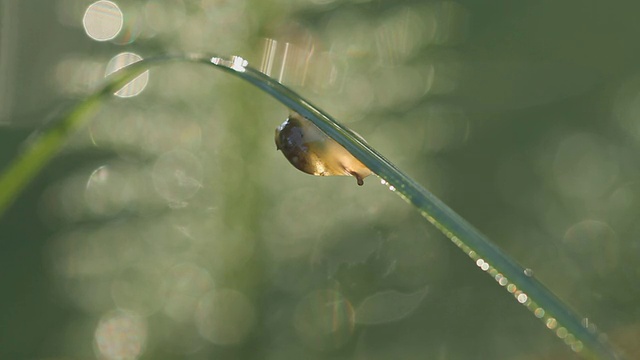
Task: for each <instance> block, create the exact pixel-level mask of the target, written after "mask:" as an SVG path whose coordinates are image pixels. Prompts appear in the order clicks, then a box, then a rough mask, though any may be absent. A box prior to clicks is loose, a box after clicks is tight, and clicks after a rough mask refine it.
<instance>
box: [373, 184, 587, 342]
mask: <svg viewBox="0 0 640 360" xmlns="http://www.w3.org/2000/svg"><path fill="white" fill-rule="evenodd" d="M380 183H381V184H382V185H385V186H387V187H388V188H389V190H391V191H393V192H395V193H396V194H398V195H399V196H400V197H401V198H402V199H404V200H405V201H407V202H410V200H409V199H408V198H407V197H406V196H405V195H404V194H402V193H400V192H397V191H396V188H395V187H394V186H393V185H391V184H390V183H389V182H387V181H386V180H384V179H381V181H380ZM420 214H421V215H422V216H423V217H425V218H426V219H427V220H428V221H429V222H430V223H431V224H433V225H434V226H435V227H436V228H437V229H438V230H440V231H441V232H442V233H443V234H444V235H445V236H446V237H447V238H448V239H449V240H451V241H452V242H453V243H454V244H455V245H456V246H457V247H459V248H460V249H462V251H464V253H465V254H467V255H468V256H469V257H470V258H471V259H472V260H473V261H475V263H476V265H477V266H478V267H479V268H480V269H481V270H482V271H484V272H487V273H488V274H489V275H490V276H491V277H492V278H493V279H494V280H495V281H496V282H497V283H498V284H499V285H500V286H502V287H504V288H505V289H506V290H507V291H508V292H509V293H510V294H512V295H513V297H514V298H515V299H516V300H517V301H518V302H519V303H520V304H522V305H524V306H525V307H526V308H527V309H529V311H531V312H532V313H533V315H534V316H535V317H536V318H538V319H540V320H542V322H543V323H544V324H545V326H546V327H547V328H548V329H549V330H551V331H553V332H554V334H555V335H556V336H557V337H558V338H560V339H562V340H563V341H564V343H565V344H566V345H568V346H569V347H570V348H571V350H573V351H574V352H576V353H579V352H581V351H582V350H583V349H584V344H583V343H582V341H580V340H578V339H576V337H575V336H574V335H573V334H571V333H570V332H569V330H567V328H565V327H564V326H561V325H560V323H559V322H558V320H557V319H556V318H555V317H553V316H551V315H549V314H547V312H546V311H545V309H543V308H542V307H541V306H539V305H538V304H537V303H536V302H535V301H533V300H532V299H531V298H530V297H529V295H527V294H526V293H525V292H524V291H522V290H519V289H518V287H517V286H516V284H514V283H512V282H510V281H509V279H507V277H506V276H504V275H503V274H502V273H500V271H498V269H496V268H495V267H493V266H492V265H491V264H489V263H488V262H487V261H485V260H484V259H482V258H481V257H480V256H479V255H478V253H476V252H475V251H474V250H472V249H471V248H470V247H469V246H468V245H466V244H465V243H464V242H463V241H462V240H460V238H458V236H456V235H455V234H454V233H453V232H451V231H450V230H449V229H447V228H446V227H445V226H443V225H442V224H440V223H439V222H438V221H436V219H434V218H433V217H432V216H431V215H429V214H428V213H427V212H426V211H420ZM524 275H525V276H527V277H532V276H533V270H531V269H528V268H527V269H524ZM582 325H583V326H584V327H585V328H586V329H587V330H588V331H589V332H591V333H592V334H595V333H596V331H597V330H596V327H595V325H594V324H593V323H591V322H590V321H589V320H588V319H587V318H585V319H583V321H582Z"/></svg>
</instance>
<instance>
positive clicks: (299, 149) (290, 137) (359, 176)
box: [276, 112, 371, 185]
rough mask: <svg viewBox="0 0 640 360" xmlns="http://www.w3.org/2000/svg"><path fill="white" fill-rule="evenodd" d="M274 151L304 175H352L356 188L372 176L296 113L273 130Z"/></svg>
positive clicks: (353, 158)
mask: <svg viewBox="0 0 640 360" xmlns="http://www.w3.org/2000/svg"><path fill="white" fill-rule="evenodd" d="M276 148H277V149H278V150H280V151H282V153H283V154H284V156H285V157H286V158H287V160H289V162H290V163H291V165H293V166H295V167H296V168H297V169H298V170H300V171H303V172H305V173H307V174H311V175H317V176H332V175H346V176H353V177H355V178H356V180H357V181H358V185H362V184H364V180H363V179H364V178H365V177H367V176H369V175H370V174H371V170H369V168H367V167H366V166H364V164H363V163H361V162H360V161H359V160H358V159H356V158H355V157H353V155H351V153H350V152H349V151H347V149H345V148H344V147H343V146H342V145H340V144H338V143H337V142H336V141H335V140H333V139H332V138H330V137H329V136H328V135H327V134H325V133H324V132H323V131H322V130H320V129H319V128H318V127H317V126H315V125H314V124H313V123H312V122H311V121H309V120H308V119H306V118H305V117H303V116H302V115H300V114H298V113H294V112H291V113H290V115H289V117H288V118H287V120H286V121H285V122H283V123H282V124H281V125H280V126H278V128H277V129H276Z"/></svg>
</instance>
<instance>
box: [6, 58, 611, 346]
mask: <svg viewBox="0 0 640 360" xmlns="http://www.w3.org/2000/svg"><path fill="white" fill-rule="evenodd" d="M175 60H180V61H186V62H194V63H201V64H205V65H209V66H214V67H216V68H218V69H221V70H223V71H226V72H228V73H230V74H233V75H234V76H237V77H239V78H241V79H244V80H246V81H248V82H249V83H251V84H253V85H255V86H256V87H258V88H259V89H261V90H262V91H264V92H266V93H268V94H270V95H271V96H273V97H274V98H275V99H276V100H278V101H280V102H281V103H283V104H284V105H285V106H287V107H289V108H291V109H293V110H294V111H296V112H298V113H300V114H301V115H303V116H305V117H307V118H308V119H310V120H311V121H312V122H313V123H314V124H315V125H316V126H318V127H319V128H320V129H322V130H323V131H324V132H326V133H327V135H329V136H330V137H332V138H333V139H334V140H335V141H337V142H338V143H339V144H341V145H342V146H344V147H345V148H346V149H347V150H348V151H350V152H351V153H352V154H353V155H354V156H355V157H356V158H357V159H358V160H360V161H361V162H362V163H363V164H365V165H366V166H367V167H369V169H371V170H372V171H373V172H374V173H376V174H377V175H378V176H379V177H380V178H381V179H383V181H384V183H385V184H387V185H388V186H389V188H390V189H392V190H394V191H395V192H396V193H397V194H398V195H399V196H401V197H402V198H403V199H404V200H406V201H407V202H409V203H410V204H412V205H413V206H414V207H415V208H416V209H417V210H418V211H419V212H420V213H421V214H422V215H423V216H424V217H425V218H426V219H427V220H428V221H429V222H430V223H432V224H433V225H434V226H435V227H436V228H438V229H439V230H440V231H441V232H442V233H443V234H445V236H447V238H449V239H450V240H451V241H452V242H453V243H454V244H455V245H456V246H458V247H459V248H460V249H461V250H462V251H464V253H465V254H467V255H468V256H469V257H470V258H471V259H472V260H473V261H474V262H475V263H476V265H478V267H479V268H480V269H481V270H483V271H485V272H487V273H488V274H489V275H490V276H492V277H493V278H494V279H495V280H496V282H498V284H499V285H500V286H502V287H504V288H505V289H506V290H507V291H508V292H509V293H511V294H513V296H514V297H515V298H516V300H517V301H518V302H520V303H521V304H523V305H525V307H527V308H528V309H529V310H530V311H531V312H532V313H533V314H534V316H535V317H537V318H539V319H541V320H542V321H543V322H544V324H545V325H546V327H547V328H549V329H550V330H552V331H553V332H554V333H555V334H556V335H557V336H558V338H560V339H561V340H562V341H564V343H566V344H567V345H569V346H570V347H571V348H572V349H573V350H574V351H575V352H577V353H580V354H581V355H584V356H585V357H591V358H603V359H621V356H620V355H619V354H617V352H616V351H615V350H614V348H613V347H612V346H611V345H610V344H609V343H608V342H607V340H606V337H605V336H603V334H601V333H599V332H598V331H597V330H596V328H595V327H594V326H593V325H591V324H589V323H588V321H587V320H586V319H585V320H581V317H579V316H577V314H576V313H575V312H573V311H572V310H571V309H570V308H569V306H567V305H566V304H565V303H563V302H562V301H561V300H560V299H559V298H558V297H556V296H555V295H554V294H553V292H551V291H550V290H549V289H547V288H546V287H545V286H544V285H543V284H542V283H540V282H539V281H538V280H537V279H536V278H535V277H533V274H532V272H531V270H529V269H525V268H524V267H522V266H520V265H519V264H518V263H517V262H516V261H515V260H513V259H512V258H511V257H510V256H508V255H507V254H506V253H504V252H503V251H502V250H501V249H500V248H498V247H497V246H496V245H494V244H493V243H492V242H491V241H490V240H489V239H488V238H486V237H485V236H484V235H482V233H480V232H479V231H478V230H477V229H475V228H474V227H473V226H471V224H469V223H468V222H467V221H466V220H464V219H463V218H462V217H461V216H460V215H458V214H456V213H455V212H454V211H453V210H451V209H450V208H449V207H448V206H447V205H446V204H444V203H443V202H442V201H440V200H439V199H438V198H437V197H436V196H434V195H433V194H431V193H430V192H429V191H428V190H426V189H425V188H423V187H422V186H420V185H419V184H418V183H416V182H415V181H414V180H412V179H411V178H410V177H409V176H407V175H406V174H405V173H403V172H402V171H400V170H399V169H398V168H396V167H395V166H394V165H393V164H392V163H391V162H389V161H388V160H387V159H385V158H384V157H383V156H382V155H381V154H379V153H378V152H377V151H376V150H375V149H373V148H372V147H370V146H369V145H368V144H366V143H365V142H364V141H362V140H361V139H360V138H359V137H358V136H356V135H354V133H353V132H352V131H351V130H349V129H348V128H346V127H344V126H343V125H341V124H339V123H338V122H337V121H335V120H334V119H333V118H332V117H330V116H329V115H328V114H327V113H325V112H323V111H322V110H320V109H319V108H317V107H315V106H313V105H312V104H311V103H310V102H308V101H307V100H305V99H304V98H302V97H301V96H300V95H298V94H296V93H295V92H293V91H292V90H290V89H289V88H287V87H286V86H284V85H282V84H280V83H279V82H277V81H276V80H274V79H272V78H270V77H268V76H267V75H264V74H263V73H261V72H259V71H257V70H255V69H253V68H251V67H248V66H247V65H248V64H247V63H246V61H244V60H243V59H242V58H239V57H232V58H231V59H224V58H220V57H215V56H208V55H199V54H193V55H178V56H163V57H157V58H151V59H146V60H142V61H140V62H137V63H135V64H133V65H130V66H128V67H126V68H124V69H122V70H120V71H118V72H117V73H115V74H114V75H112V76H111V77H110V78H109V79H107V82H106V84H105V85H104V86H103V87H102V88H101V89H100V90H99V91H97V92H96V93H94V94H93V95H91V96H90V97H88V98H87V99H85V100H83V101H81V102H79V103H78V104H77V105H76V106H75V107H74V108H73V109H71V111H70V112H69V113H68V114H67V115H66V116H64V117H62V118H61V119H60V120H58V121H56V122H54V123H53V124H52V125H51V126H48V127H47V128H46V129H44V130H42V131H40V132H38V133H37V134H36V136H34V137H33V138H32V139H31V141H30V142H29V143H28V147H27V148H26V149H25V151H24V152H23V153H22V154H21V155H20V156H19V157H18V158H17V159H16V160H15V161H14V162H13V163H12V164H10V166H9V168H8V169H7V170H6V171H5V172H4V173H3V174H1V175H0V216H1V215H2V214H3V212H4V210H6V208H7V207H8V206H9V205H10V204H11V202H12V201H13V200H14V199H15V198H16V196H17V195H18V194H19V193H20V191H21V190H22V189H23V188H24V187H25V186H26V184H27V183H28V182H29V181H30V180H32V179H33V178H34V177H35V176H36V175H37V173H38V172H39V171H40V170H41V169H42V167H43V166H44V165H46V163H47V162H48V161H49V160H50V159H51V158H52V157H53V156H54V155H55V154H56V153H57V152H58V151H59V150H60V149H61V147H62V146H63V145H64V143H65V140H66V139H67V138H68V137H69V135H70V134H72V133H73V132H74V131H75V130H76V129H78V128H79V127H80V126H82V125H83V123H84V122H85V121H86V120H87V119H88V118H89V116H88V115H89V113H90V112H91V110H93V109H95V108H96V107H97V106H98V105H99V104H100V103H101V101H102V100H103V99H105V98H107V97H109V96H110V95H111V94H113V93H114V92H115V91H117V90H118V89H120V88H121V87H122V86H123V85H125V84H126V83H127V82H129V81H131V80H132V79H134V78H135V77H136V76H138V75H139V74H140V73H142V72H143V71H145V70H147V69H148V67H149V66H151V65H154V64H159V63H163V62H168V61H175Z"/></svg>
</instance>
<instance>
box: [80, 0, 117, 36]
mask: <svg viewBox="0 0 640 360" xmlns="http://www.w3.org/2000/svg"><path fill="white" fill-rule="evenodd" d="M123 23H124V15H123V14H122V11H120V8H119V7H118V5H116V4H115V3H114V2H111V1H105V0H102V1H96V2H94V3H93V4H91V5H89V7H87V10H86V11H85V13H84V16H83V18H82V25H83V27H84V31H85V32H86V33H87V35H88V36H89V37H90V38H92V39H93V40H96V41H108V40H112V39H113V38H115V37H116V36H117V35H118V33H119V32H120V30H122V24H123Z"/></svg>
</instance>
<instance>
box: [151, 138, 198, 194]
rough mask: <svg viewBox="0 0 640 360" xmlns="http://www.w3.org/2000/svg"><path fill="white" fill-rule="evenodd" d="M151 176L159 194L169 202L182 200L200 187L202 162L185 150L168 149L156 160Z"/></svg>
mask: <svg viewBox="0 0 640 360" xmlns="http://www.w3.org/2000/svg"><path fill="white" fill-rule="evenodd" d="M152 177H153V184H154V186H155V189H156V191H157V192H158V194H159V195H160V196H162V197H163V198H165V199H166V200H168V201H170V202H174V203H176V202H182V201H185V200H187V199H189V198H191V197H193V196H194V195H195V194H196V193H197V192H198V190H200V188H202V177H203V169H202V164H201V163H200V160H198V158H196V157H195V156H194V155H193V154H191V153H190V152H188V151H186V150H173V151H169V152H166V153H164V154H162V155H161V156H160V157H159V158H158V160H156V163H155V164H154V166H153V172H152Z"/></svg>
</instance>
